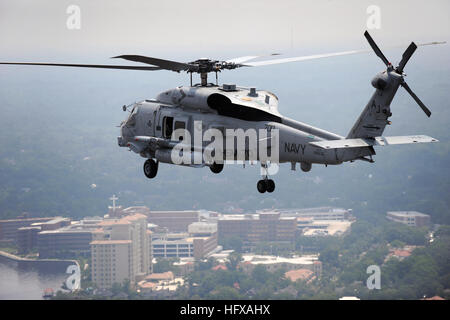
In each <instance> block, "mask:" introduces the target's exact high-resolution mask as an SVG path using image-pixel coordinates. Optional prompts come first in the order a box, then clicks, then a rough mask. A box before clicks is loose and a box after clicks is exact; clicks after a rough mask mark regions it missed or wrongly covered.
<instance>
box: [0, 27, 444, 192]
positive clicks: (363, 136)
mask: <svg viewBox="0 0 450 320" xmlns="http://www.w3.org/2000/svg"><path fill="white" fill-rule="evenodd" d="M364 36H365V37H366V39H367V41H368V42H369V44H370V46H371V47H372V49H373V51H374V52H375V53H376V55H377V56H378V57H379V58H380V59H381V60H382V61H383V63H384V64H385V65H386V70H383V71H382V72H380V73H379V74H377V75H376V76H375V77H374V78H373V80H372V86H373V87H374V88H375V92H374V93H373V95H372V97H371V98H370V100H369V102H368V103H367V105H366V107H365V108H364V110H363V111H362V113H361V115H360V116H359V118H358V119H357V121H356V123H355V124H354V126H353V127H352V128H351V130H350V132H349V133H348V135H347V136H346V137H343V136H340V135H337V134H334V133H332V132H329V131H325V130H323V129H320V128H315V127H313V126H310V125H308V124H305V123H302V122H299V121H296V120H293V119H289V118H287V117H284V116H282V115H281V114H280V113H279V112H278V98H277V96H276V95H275V94H273V93H271V92H269V91H265V90H256V88H246V87H240V86H236V85H235V84H223V85H220V86H219V84H218V77H217V74H218V73H219V72H221V71H222V70H232V69H236V68H241V67H255V66H264V65H271V64H278V63H287V62H295V61H304V60H311V59H319V58H326V57H334V56H340V55H348V54H355V53H361V52H368V50H357V51H345V52H336V53H329V54H319V55H313V56H303V57H294V58H281V59H271V60H264V61H256V62H255V61H253V62H251V60H255V59H256V58H258V57H259V56H246V57H240V58H236V59H231V60H227V61H218V60H210V59H199V60H196V61H193V62H189V63H182V62H177V61H170V60H163V59H157V58H152V57H146V56H140V55H121V56H117V57H114V58H121V59H125V60H129V61H133V62H140V63H144V64H147V65H149V66H119V65H88V64H59V63H58V64H57V63H34V62H21V63H20V62H0V64H18V65H41V66H42V65H43V66H63V67H86V68H107V69H126V70H150V71H154V70H170V71H175V72H181V71H184V72H187V73H189V74H190V81H191V83H190V86H180V87H177V88H174V89H170V90H167V91H165V92H162V93H160V94H159V95H158V96H157V97H156V98H155V99H150V100H145V101H141V102H137V103H133V104H131V105H129V106H123V110H124V111H127V110H128V111H129V112H130V114H129V116H128V118H127V119H126V120H125V121H123V122H122V123H121V125H120V130H121V135H120V136H119V137H118V144H119V146H120V147H128V148H129V149H130V150H132V151H134V152H135V153H138V154H139V155H141V156H142V157H144V158H146V159H147V160H146V161H145V163H144V174H145V176H146V177H147V178H150V179H152V178H155V176H156V175H157V172H158V166H159V163H160V162H162V163H168V164H179V165H186V166H194V167H202V166H208V167H209V168H210V169H211V171H212V172H213V173H220V172H221V171H222V170H223V167H224V164H225V163H227V162H226V161H227V160H230V159H232V160H235V161H241V162H242V163H244V164H245V161H250V160H255V161H259V162H260V163H261V167H262V171H261V172H262V176H263V177H262V179H261V180H259V181H258V183H257V189H258V191H259V192H260V193H264V192H266V191H267V192H269V193H270V192H273V191H274V190H275V183H274V181H273V180H272V179H269V177H268V176H269V170H268V166H269V165H270V164H271V163H275V164H280V163H291V169H292V170H295V169H296V166H297V163H299V164H300V168H301V170H303V171H304V172H308V171H310V170H311V167H312V164H323V165H326V166H327V165H337V164H342V163H343V162H347V161H350V162H353V161H355V160H361V161H367V162H370V163H373V162H374V160H373V159H372V156H373V155H375V150H374V147H375V146H386V145H394V144H408V143H425V142H436V141H438V140H436V139H434V138H431V137H428V136H424V135H414V136H395V137H383V136H382V134H383V131H384V129H385V127H386V125H389V124H390V122H389V120H388V119H389V117H390V116H391V115H392V113H391V109H390V104H391V102H392V99H393V98H394V95H395V94H396V92H397V90H398V88H399V87H400V86H402V87H403V88H404V89H405V90H406V91H407V92H408V93H409V94H410V95H411V96H412V98H413V99H414V100H415V101H416V102H417V104H418V105H419V106H420V108H422V110H423V111H424V112H425V114H426V115H427V116H428V117H430V115H431V112H430V110H429V109H428V108H427V107H426V106H425V105H424V104H423V103H422V101H421V100H420V99H419V98H418V97H417V96H416V95H415V93H414V92H413V91H412V90H411V89H410V87H409V86H408V84H407V83H406V82H405V79H404V77H405V74H404V73H403V70H404V68H405V65H406V63H407V62H408V60H409V59H410V58H411V56H412V55H413V53H414V51H415V50H416V49H417V46H418V45H416V44H415V43H414V42H412V43H411V44H410V45H409V47H408V48H407V49H406V51H405V52H404V53H403V55H402V59H401V61H400V63H399V64H398V66H397V67H394V66H393V65H392V64H391V63H390V62H389V61H388V60H387V58H386V57H385V56H384V54H383V53H382V52H381V50H380V49H379V48H378V46H377V45H376V43H375V42H374V40H373V39H372V37H371V36H370V35H369V33H368V32H367V31H366V32H365V33H364ZM440 43H442V42H431V43H425V44H420V45H432V44H440ZM211 72H214V73H215V74H216V83H208V74H209V73H211ZM193 73H199V74H200V78H201V83H200V84H195V85H193V84H192V74H193ZM209 129H214V130H216V131H215V132H220V133H222V134H223V135H225V136H226V135H227V134H228V131H229V130H239V129H242V131H244V133H245V132H247V131H248V130H255V132H257V141H258V142H261V141H265V143H266V149H267V150H269V151H270V153H271V154H272V155H273V154H274V153H276V154H277V157H276V160H275V161H273V159H272V158H267V157H265V158H264V159H263V158H261V157H260V153H259V151H260V147H259V146H257V153H256V155H255V154H254V155H253V158H252V157H251V155H250V153H249V152H248V151H249V149H250V142H249V139H246V140H245V141H244V144H243V145H242V144H241V146H240V147H239V146H238V145H236V144H234V143H233V144H232V145H231V147H230V146H229V145H224V144H223V141H222V142H220V143H222V144H221V146H222V147H220V148H217V145H216V148H215V149H214V150H215V151H217V150H219V151H224V152H215V151H214V150H211V147H210V146H211V145H208V143H207V141H201V142H200V144H199V143H193V142H192V141H190V140H189V139H187V138H188V136H195V135H196V134H200V136H203V135H204V134H205V132H206V131H207V130H209ZM180 130H181V131H182V132H184V134H183V133H182V134H181V135H180V134H179V135H178V136H175V132H179V131H180ZM258 132H259V133H258ZM273 132H276V135H273V134H272V133H273ZM275 137H276V139H275ZM247 138H248V137H247ZM233 139H234V137H233ZM244 139H245V138H244ZM211 140H212V139H211ZM275 140H276V141H275ZM233 141H234V140H233ZM217 142H219V141H217ZM220 143H219V145H220ZM180 146H181V148H182V149H179V147H180ZM177 147H178V149H177ZM220 149H222V150H220ZM180 150H181V154H184V155H186V156H187V158H185V159H188V160H189V161H182V162H175V161H174V157H173V156H174V154H177V153H178V154H180ZM207 150H209V151H210V155H212V154H214V155H215V156H214V157H213V158H211V157H210V158H207V157H203V156H202V153H204V152H205V151H207ZM174 151H176V152H174ZM238 151H243V152H238ZM225 154H228V155H231V158H229V157H226V156H225ZM199 155H200V157H198V156H199ZM193 158H197V159H200V161H197V162H195V161H194V162H193V161H190V160H192V159H193ZM211 159H212V160H211ZM268 159H269V160H268Z"/></svg>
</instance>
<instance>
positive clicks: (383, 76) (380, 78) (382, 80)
mask: <svg viewBox="0 0 450 320" xmlns="http://www.w3.org/2000/svg"><path fill="white" fill-rule="evenodd" d="M372 86H373V87H374V88H375V89H378V90H384V89H386V88H387V87H389V75H388V74H387V73H386V72H381V73H379V74H377V75H376V76H375V77H374V78H373V79H372Z"/></svg>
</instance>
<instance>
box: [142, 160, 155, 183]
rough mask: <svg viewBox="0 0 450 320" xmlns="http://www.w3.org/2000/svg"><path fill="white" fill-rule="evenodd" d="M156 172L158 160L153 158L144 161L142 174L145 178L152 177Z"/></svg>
mask: <svg viewBox="0 0 450 320" xmlns="http://www.w3.org/2000/svg"><path fill="white" fill-rule="evenodd" d="M157 173H158V162H155V160H153V159H148V160H147V161H145V163H144V174H145V176H146V177H147V178H149V179H152V178H154V177H156V174H157Z"/></svg>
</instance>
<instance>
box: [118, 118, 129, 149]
mask: <svg viewBox="0 0 450 320" xmlns="http://www.w3.org/2000/svg"><path fill="white" fill-rule="evenodd" d="M130 138H131V133H130V129H129V128H128V127H127V126H126V122H125V121H122V123H121V124H120V136H118V137H117V143H118V145H119V147H127V146H128V142H129V140H130Z"/></svg>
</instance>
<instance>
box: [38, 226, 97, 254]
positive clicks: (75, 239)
mask: <svg viewBox="0 0 450 320" xmlns="http://www.w3.org/2000/svg"><path fill="white" fill-rule="evenodd" d="M101 221H102V218H100V217H86V218H84V219H83V220H80V221H73V222H72V223H71V224H70V225H67V226H64V227H62V228H59V229H54V230H53V226H52V224H49V225H47V226H44V231H40V232H39V233H38V234H37V249H38V252H39V257H40V258H69V257H70V258H73V257H77V256H84V257H87V256H89V255H90V253H91V247H90V245H89V244H90V242H91V241H92V234H93V232H94V230H95V229H97V228H98V226H97V225H98V223H100V222H101ZM56 223H57V224H59V223H60V222H58V221H56ZM63 224H64V223H63ZM33 226H39V227H40V228H41V229H42V224H33Z"/></svg>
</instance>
